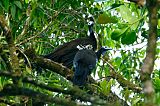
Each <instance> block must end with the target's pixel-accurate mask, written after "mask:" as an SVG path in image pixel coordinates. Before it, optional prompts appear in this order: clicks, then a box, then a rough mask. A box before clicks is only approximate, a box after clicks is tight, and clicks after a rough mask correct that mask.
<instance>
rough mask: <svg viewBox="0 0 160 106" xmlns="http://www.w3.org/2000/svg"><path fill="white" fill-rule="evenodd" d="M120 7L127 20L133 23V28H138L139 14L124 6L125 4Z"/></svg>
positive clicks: (123, 16) (122, 15)
mask: <svg viewBox="0 0 160 106" xmlns="http://www.w3.org/2000/svg"><path fill="white" fill-rule="evenodd" d="M119 9H120V14H121V17H122V18H123V19H124V20H125V21H127V22H129V24H133V25H132V26H131V28H132V29H133V30H135V29H136V28H137V26H138V21H137V20H138V18H137V17H138V16H137V14H136V13H135V12H131V10H130V9H129V8H128V7H126V6H124V5H121V6H120V7H119ZM136 21H137V22H136Z"/></svg>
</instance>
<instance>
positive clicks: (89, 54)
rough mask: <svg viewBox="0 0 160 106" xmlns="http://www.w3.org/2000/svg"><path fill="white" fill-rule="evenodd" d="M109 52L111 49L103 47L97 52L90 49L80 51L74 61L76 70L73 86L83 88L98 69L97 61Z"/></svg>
mask: <svg viewBox="0 0 160 106" xmlns="http://www.w3.org/2000/svg"><path fill="white" fill-rule="evenodd" d="M108 50H111V49H108V48H104V47H102V48H101V49H99V50H98V51H97V52H94V51H93V50H89V49H82V50H79V51H78V52H77V53H76V55H75V57H74V60H73V67H74V69H75V72H74V76H73V84H75V85H78V86H83V85H84V84H85V83H86V80H87V77H88V75H90V74H91V72H92V70H93V69H94V68H95V67H96V61H97V60H99V59H100V56H101V55H102V54H104V53H105V52H106V51H108Z"/></svg>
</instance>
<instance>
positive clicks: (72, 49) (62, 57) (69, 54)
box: [44, 18, 97, 68]
mask: <svg viewBox="0 0 160 106" xmlns="http://www.w3.org/2000/svg"><path fill="white" fill-rule="evenodd" d="M93 25H94V20H93V18H90V22H89V23H88V27H89V30H88V32H89V36H87V37H84V38H78V39H75V40H72V41H70V42H67V43H65V44H63V45H61V46H59V47H58V48H56V49H55V50H54V51H53V52H52V53H50V54H47V55H45V56H44V57H45V58H48V59H51V60H53V61H55V62H58V63H62V64H63V65H64V66H66V67H68V68H71V67H72V65H73V59H74V57H75V55H76V53H77V52H78V50H79V49H78V48H77V46H78V45H79V46H86V45H91V46H92V47H93V48H92V50H93V51H95V50H96V49H97V41H96V37H95V34H94V31H93Z"/></svg>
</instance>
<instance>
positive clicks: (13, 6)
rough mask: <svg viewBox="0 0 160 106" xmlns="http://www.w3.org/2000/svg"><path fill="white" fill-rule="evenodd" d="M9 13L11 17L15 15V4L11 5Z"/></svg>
mask: <svg viewBox="0 0 160 106" xmlns="http://www.w3.org/2000/svg"><path fill="white" fill-rule="evenodd" d="M11 15H12V17H13V19H15V15H16V6H15V5H12V6H11Z"/></svg>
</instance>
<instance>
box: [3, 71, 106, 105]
mask: <svg viewBox="0 0 160 106" xmlns="http://www.w3.org/2000/svg"><path fill="white" fill-rule="evenodd" d="M0 76H6V77H10V78H15V77H16V76H13V75H12V74H11V73H10V72H6V71H5V72H3V71H2V70H1V71H0ZM21 79H22V81H23V82H24V83H30V84H33V85H34V86H37V87H40V88H42V89H46V90H49V91H52V92H58V93H63V94H67V95H72V96H73V97H74V98H76V99H79V100H81V101H86V102H91V103H93V104H97V105H104V104H106V102H105V101H104V100H101V99H99V98H98V97H96V96H93V95H89V94H87V93H86V92H84V91H83V90H81V89H79V88H78V87H76V86H75V87H69V88H67V89H66V90H64V89H63V88H60V87H59V88H57V87H55V86H52V87H51V86H49V85H46V84H43V83H40V82H38V81H36V80H34V79H33V78H31V77H21Z"/></svg>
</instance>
